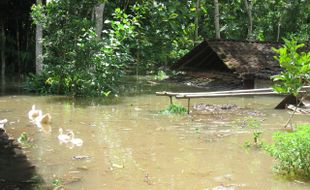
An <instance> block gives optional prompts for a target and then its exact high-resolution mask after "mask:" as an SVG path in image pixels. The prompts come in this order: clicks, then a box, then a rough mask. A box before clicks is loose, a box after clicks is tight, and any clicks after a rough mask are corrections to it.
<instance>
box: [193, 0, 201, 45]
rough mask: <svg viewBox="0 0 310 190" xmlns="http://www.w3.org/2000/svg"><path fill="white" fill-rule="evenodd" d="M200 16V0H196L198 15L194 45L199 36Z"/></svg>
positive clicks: (196, 17)
mask: <svg viewBox="0 0 310 190" xmlns="http://www.w3.org/2000/svg"><path fill="white" fill-rule="evenodd" d="M199 16H200V0H197V1H196V16H195V35H194V40H193V41H194V45H195V44H197V40H198V38H199Z"/></svg>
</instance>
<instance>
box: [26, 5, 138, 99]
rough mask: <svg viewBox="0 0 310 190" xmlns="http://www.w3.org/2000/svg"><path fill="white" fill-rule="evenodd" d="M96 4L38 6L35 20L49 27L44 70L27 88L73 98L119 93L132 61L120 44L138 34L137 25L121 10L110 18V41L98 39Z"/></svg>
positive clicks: (45, 42) (35, 76) (108, 37)
mask: <svg viewBox="0 0 310 190" xmlns="http://www.w3.org/2000/svg"><path fill="white" fill-rule="evenodd" d="M96 3H98V2H97V1H96V0H92V1H90V0H89V1H88V2H87V3H85V2H84V1H82V0H70V1H57V2H56V1H52V2H50V3H48V4H47V5H46V6H45V7H44V8H43V7H40V6H36V7H34V8H33V13H32V14H33V17H34V19H35V21H36V22H38V23H41V24H42V25H43V28H44V40H43V46H44V70H43V73H42V74H40V75H33V76H31V77H30V78H29V80H28V83H27V84H28V85H27V87H28V89H30V90H34V91H37V92H40V93H52V94H65V95H73V96H101V95H107V94H109V93H110V92H112V93H117V84H118V82H119V79H120V77H121V76H122V74H123V73H122V72H123V69H122V67H123V66H124V64H126V63H128V62H130V61H131V60H132V58H131V56H130V54H129V50H128V47H126V44H124V43H121V42H122V41H124V40H125V39H127V38H130V37H133V36H134V33H133V32H132V31H133V24H132V22H131V20H130V19H129V17H128V15H126V14H125V13H123V12H122V11H121V10H120V9H116V10H115V12H114V13H113V17H112V18H111V20H106V24H109V29H108V30H105V33H104V34H105V37H104V38H102V39H98V38H97V35H96V33H95V29H94V25H95V21H94V20H93V19H92V14H91V12H92V9H93V8H94V7H95V5H96ZM42 15H45V16H44V17H42Z"/></svg>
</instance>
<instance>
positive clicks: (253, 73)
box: [172, 39, 282, 88]
mask: <svg viewBox="0 0 310 190" xmlns="http://www.w3.org/2000/svg"><path fill="white" fill-rule="evenodd" d="M281 45H282V44H280V43H270V42H249V41H236V40H207V39H206V40H204V41H203V42H202V43H201V44H199V45H198V46H196V47H195V48H194V49H193V50H191V51H190V52H189V53H187V54H186V55H185V56H183V57H182V58H181V59H180V60H179V61H178V62H177V63H176V64H175V65H173V67H172V69H174V70H179V71H189V72H193V73H195V72H196V73H203V72H206V73H212V72H217V73H226V74H230V75H231V76H232V77H234V79H236V80H238V81H240V83H241V82H242V83H243V88H259V87H267V86H270V84H271V81H270V77H271V76H273V75H276V74H279V73H280V72H281V68H280V66H279V63H278V62H277V61H276V60H275V59H274V56H275V55H276V53H275V52H274V51H273V50H272V47H275V48H279V47H280V46H281ZM268 84H269V85H268Z"/></svg>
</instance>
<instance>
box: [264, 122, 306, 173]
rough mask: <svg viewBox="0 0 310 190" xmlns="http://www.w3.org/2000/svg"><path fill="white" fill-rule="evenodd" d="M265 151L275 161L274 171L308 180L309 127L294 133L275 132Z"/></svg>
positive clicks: (303, 127) (298, 129)
mask: <svg viewBox="0 0 310 190" xmlns="http://www.w3.org/2000/svg"><path fill="white" fill-rule="evenodd" d="M273 140H274V143H273V144H272V145H271V146H268V147H267V151H268V152H269V153H270V154H271V155H272V156H273V157H274V158H275V159H276V160H277V164H276V165H275V166H274V169H275V170H276V171H277V172H278V173H280V174H283V175H285V176H287V177H303V178H306V179H310V125H303V126H299V127H297V130H296V131H295V132H291V133H287V132H277V133H275V134H274V135H273Z"/></svg>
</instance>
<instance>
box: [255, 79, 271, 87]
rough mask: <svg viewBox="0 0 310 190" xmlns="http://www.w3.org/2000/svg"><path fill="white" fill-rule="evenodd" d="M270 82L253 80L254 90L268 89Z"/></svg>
mask: <svg viewBox="0 0 310 190" xmlns="http://www.w3.org/2000/svg"><path fill="white" fill-rule="evenodd" d="M272 84H273V83H272V81H271V80H263V79H255V80H254V88H255V89H256V88H270V87H271V86H272Z"/></svg>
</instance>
